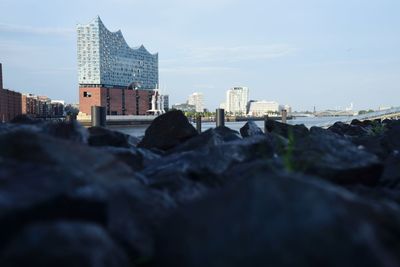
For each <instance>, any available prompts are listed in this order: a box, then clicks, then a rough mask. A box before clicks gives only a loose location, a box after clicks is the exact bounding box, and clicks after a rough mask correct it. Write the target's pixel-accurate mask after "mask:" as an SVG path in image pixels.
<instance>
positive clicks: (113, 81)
mask: <svg viewBox="0 0 400 267" xmlns="http://www.w3.org/2000/svg"><path fill="white" fill-rule="evenodd" d="M77 37H78V42H77V44H78V79H79V104H80V111H81V112H82V113H85V114H90V107H91V106H94V105H97V106H105V107H106V108H107V114H108V115H142V114H145V113H146V111H147V110H150V109H151V103H150V102H151V98H152V95H153V94H154V89H156V88H157V87H158V83H159V81H158V54H151V53H150V52H148V51H147V50H146V48H145V47H144V46H143V45H141V46H139V47H136V48H131V47H130V46H129V45H128V44H127V43H126V41H125V39H124V37H123V35H122V33H121V31H116V32H111V31H109V30H108V29H107V28H106V27H105V26H104V24H103V22H102V21H101V19H100V17H96V18H95V19H94V20H93V21H92V22H90V23H89V24H85V25H77Z"/></svg>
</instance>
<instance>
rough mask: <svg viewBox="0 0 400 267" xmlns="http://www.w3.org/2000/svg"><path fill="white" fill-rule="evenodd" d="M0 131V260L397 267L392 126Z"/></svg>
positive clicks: (26, 122)
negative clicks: (139, 133)
mask: <svg viewBox="0 0 400 267" xmlns="http://www.w3.org/2000/svg"><path fill="white" fill-rule="evenodd" d="M266 129H267V131H268V132H267V133H266V134H264V133H263V131H262V130H261V129H259V128H258V127H257V126H256V125H255V123H253V122H249V123H247V124H246V125H245V126H244V127H243V128H242V129H241V131H240V133H238V132H236V131H233V130H231V129H229V128H226V127H219V128H215V129H210V130H208V131H206V132H203V133H202V134H198V133H197V131H196V130H195V129H194V128H193V126H192V125H191V124H190V123H189V122H188V120H187V118H186V117H185V116H184V115H183V113H181V112H179V111H172V112H168V113H166V114H164V115H162V116H160V117H158V118H156V119H155V120H154V121H153V123H152V124H151V125H150V127H149V128H148V129H147V131H146V135H145V136H144V137H143V138H142V139H139V138H136V137H132V136H129V135H125V134H122V133H119V132H115V131H112V130H109V129H105V128H97V127H95V128H89V129H85V128H84V127H82V126H81V125H80V124H79V123H77V122H74V121H73V122H69V123H66V122H58V123H52V122H43V121H36V120H31V119H29V118H26V117H19V118H16V119H15V120H14V121H13V122H12V123H9V124H1V125H0V240H1V241H0V266H2V267H5V266H74V267H79V266H82V267H83V266H109V267H113V266H115V267H124V266H151V267H153V266H218V267H223V266H363V267H367V266H371V267H372V266H374V267H375V266H387V267H392V266H393V267H394V266H400V153H399V151H400V138H399V137H400V121H389V120H386V121H382V122H381V121H364V122H360V121H353V122H352V123H351V124H343V123H340V122H338V123H336V124H335V125H333V126H332V127H330V128H329V129H322V128H317V127H313V128H311V129H307V128H306V127H305V126H304V125H296V126H291V125H287V124H281V123H279V122H276V121H268V124H267V125H266Z"/></svg>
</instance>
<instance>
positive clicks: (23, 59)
mask: <svg viewBox="0 0 400 267" xmlns="http://www.w3.org/2000/svg"><path fill="white" fill-rule="evenodd" d="M399 14H400V1H399V0H304V1H301V0H264V1H261V0H258V1H255V0H246V1H245V0H168V1H165V0H164V1H161V0H159V1H152V0H108V1H107V0H96V1H84V0H80V1H78V0H68V1H67V0H65V1H61V0H41V1H37V0H35V1H33V0H20V1H18V0H1V1H0V62H2V63H3V72H4V83H5V86H6V87H8V88H12V89H15V90H18V91H22V92H32V93H36V94H43V95H48V96H50V97H51V98H53V99H65V100H66V101H68V102H77V101H78V93H77V90H78V84H77V66H76V65H77V63H76V33H75V27H76V24H78V23H88V22H90V21H91V20H92V19H93V18H94V17H95V16H96V15H100V17H101V18H102V20H103V22H104V24H105V25H106V27H108V28H109V29H110V30H111V31H115V30H118V29H121V30H122V32H123V34H124V36H125V39H126V40H127V42H128V44H130V45H131V46H137V45H140V44H144V45H145V46H146V47H147V48H148V49H149V50H150V51H151V52H159V55H160V56H159V58H160V82H161V85H162V87H166V88H167V92H168V93H169V94H170V101H171V103H176V102H183V101H185V100H186V98H187V96H188V95H189V94H191V93H193V92H195V91H198V92H203V93H204V94H205V102H206V106H207V107H209V108H212V109H214V108H215V107H217V106H218V105H219V103H220V102H222V101H223V100H224V97H225V91H226V90H227V89H229V88H230V87H232V86H237V85H243V86H248V87H249V88H250V98H251V99H259V100H262V99H265V100H276V101H278V102H280V103H282V104H285V103H287V104H290V105H292V106H293V107H294V108H295V109H296V110H304V109H308V110H312V108H313V106H314V105H316V106H317V109H319V110H320V109H325V108H335V107H338V106H341V107H345V106H347V105H349V103H350V102H354V104H355V108H358V109H362V108H366V107H372V108H377V107H379V106H380V105H385V106H390V105H393V106H400V15H399Z"/></svg>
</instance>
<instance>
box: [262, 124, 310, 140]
mask: <svg viewBox="0 0 400 267" xmlns="http://www.w3.org/2000/svg"><path fill="white" fill-rule="evenodd" d="M265 128H266V130H267V132H269V133H273V134H277V135H280V136H283V137H285V138H287V139H289V138H295V139H298V138H302V137H304V136H307V135H308V128H307V127H306V126H305V125H304V124H300V125H290V124H286V123H281V122H278V121H275V120H267V121H266V122H265Z"/></svg>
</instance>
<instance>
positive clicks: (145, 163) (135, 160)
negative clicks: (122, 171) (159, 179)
mask: <svg viewBox="0 0 400 267" xmlns="http://www.w3.org/2000/svg"><path fill="white" fill-rule="evenodd" d="M101 150H102V151H104V152H106V153H108V154H111V155H114V156H115V157H116V158H117V159H119V160H120V161H121V162H124V163H125V164H126V165H128V166H129V167H131V168H132V169H133V170H134V171H141V170H143V169H144V168H146V167H149V166H154V165H157V162H158V161H159V160H160V158H161V156H160V155H159V154H156V153H154V152H153V151H151V150H148V149H145V148H137V147H131V148H122V147H110V146H108V147H102V148H101Z"/></svg>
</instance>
